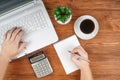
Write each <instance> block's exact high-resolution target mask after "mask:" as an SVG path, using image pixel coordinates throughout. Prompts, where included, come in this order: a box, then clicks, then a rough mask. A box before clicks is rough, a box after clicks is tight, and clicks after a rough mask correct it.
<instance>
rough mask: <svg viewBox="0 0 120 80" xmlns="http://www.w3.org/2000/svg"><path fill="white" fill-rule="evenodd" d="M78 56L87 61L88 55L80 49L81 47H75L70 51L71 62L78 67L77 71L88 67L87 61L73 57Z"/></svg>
mask: <svg viewBox="0 0 120 80" xmlns="http://www.w3.org/2000/svg"><path fill="white" fill-rule="evenodd" d="M76 53H77V54H79V55H80V56H82V57H84V58H86V59H88V54H87V52H86V51H85V50H84V49H83V48H82V46H78V47H75V48H74V49H73V50H72V51H71V59H72V60H73V62H74V63H75V64H76V65H77V66H78V68H79V69H81V70H83V69H85V68H86V67H89V63H88V62H87V61H84V60H82V59H77V58H76V57H75V55H76Z"/></svg>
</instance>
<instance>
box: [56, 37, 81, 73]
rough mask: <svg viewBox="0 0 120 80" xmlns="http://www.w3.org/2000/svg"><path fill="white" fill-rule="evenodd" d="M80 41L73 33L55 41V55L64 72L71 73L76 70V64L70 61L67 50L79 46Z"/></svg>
mask: <svg viewBox="0 0 120 80" xmlns="http://www.w3.org/2000/svg"><path fill="white" fill-rule="evenodd" d="M79 45H80V43H79V41H78V39H77V37H76V35H73V36H71V37H68V38H66V39H64V40H62V41H60V42H57V43H55V44H54V48H55V50H56V52H57V55H58V57H59V59H60V61H61V63H62V65H63V68H64V70H65V72H66V74H69V73H72V72H74V71H76V70H78V68H77V66H76V65H75V64H74V63H73V62H72V60H71V57H70V53H69V52H68V50H70V51H71V50H73V49H74V48H75V47H76V46H79Z"/></svg>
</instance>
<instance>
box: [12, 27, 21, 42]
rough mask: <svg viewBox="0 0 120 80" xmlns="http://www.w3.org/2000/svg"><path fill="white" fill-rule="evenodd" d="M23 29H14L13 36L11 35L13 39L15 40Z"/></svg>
mask: <svg viewBox="0 0 120 80" xmlns="http://www.w3.org/2000/svg"><path fill="white" fill-rule="evenodd" d="M21 30H22V28H17V29H16V30H14V32H13V34H12V36H11V40H15V38H16V36H17V35H18V33H19V32H20V31H21Z"/></svg>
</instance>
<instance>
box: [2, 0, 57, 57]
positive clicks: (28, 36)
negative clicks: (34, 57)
mask: <svg viewBox="0 0 120 80" xmlns="http://www.w3.org/2000/svg"><path fill="white" fill-rule="evenodd" d="M15 26H17V27H22V28H23V30H24V31H25V34H24V36H23V37H22V40H24V41H26V42H27V47H26V49H24V50H23V51H22V52H21V53H19V54H18V55H17V56H16V58H20V57H22V56H24V55H26V54H29V53H31V52H33V51H35V50H38V49H40V48H43V47H45V46H47V45H50V44H52V43H54V42H56V41H57V40H58V37H57V34H56V32H55V29H54V27H53V25H52V23H51V20H50V18H49V16H48V14H47V11H46V9H45V6H44V4H43V2H42V0H0V45H1V43H2V39H3V35H4V34H5V33H6V31H7V30H9V29H11V28H12V27H15Z"/></svg>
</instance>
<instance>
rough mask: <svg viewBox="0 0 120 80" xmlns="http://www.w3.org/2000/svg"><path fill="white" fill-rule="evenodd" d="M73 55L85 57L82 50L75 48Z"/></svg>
mask: <svg viewBox="0 0 120 80" xmlns="http://www.w3.org/2000/svg"><path fill="white" fill-rule="evenodd" d="M72 53H73V54H79V55H81V56H82V55H84V52H83V51H82V50H81V49H78V48H74V49H73V50H72Z"/></svg>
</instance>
